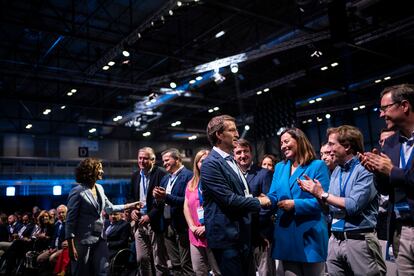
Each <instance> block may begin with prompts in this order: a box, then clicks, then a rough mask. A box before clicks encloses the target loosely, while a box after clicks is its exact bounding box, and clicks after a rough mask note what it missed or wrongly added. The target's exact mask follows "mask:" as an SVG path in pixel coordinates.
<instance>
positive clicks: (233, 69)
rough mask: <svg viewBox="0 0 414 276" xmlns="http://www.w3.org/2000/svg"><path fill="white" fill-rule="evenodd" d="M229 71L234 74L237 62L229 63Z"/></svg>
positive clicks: (237, 69)
mask: <svg viewBox="0 0 414 276" xmlns="http://www.w3.org/2000/svg"><path fill="white" fill-rule="evenodd" d="M230 71H231V72H232V73H233V74H236V73H237V72H239V65H238V64H237V63H233V64H230Z"/></svg>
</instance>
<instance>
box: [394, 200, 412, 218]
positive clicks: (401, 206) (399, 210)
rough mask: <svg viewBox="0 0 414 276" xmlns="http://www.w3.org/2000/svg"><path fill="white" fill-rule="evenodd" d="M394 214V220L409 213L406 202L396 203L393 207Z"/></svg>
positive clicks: (408, 206)
mask: <svg viewBox="0 0 414 276" xmlns="http://www.w3.org/2000/svg"><path fill="white" fill-rule="evenodd" d="M394 212H395V217H396V218H401V217H402V216H403V215H404V214H407V213H409V212H410V205H408V202H399V203H396V204H395V206H394Z"/></svg>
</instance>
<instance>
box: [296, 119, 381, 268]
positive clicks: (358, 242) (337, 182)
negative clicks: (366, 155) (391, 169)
mask: <svg viewBox="0 0 414 276" xmlns="http://www.w3.org/2000/svg"><path fill="white" fill-rule="evenodd" d="M327 138H328V146H329V148H330V152H331V155H332V157H333V159H334V162H335V163H336V164H337V165H338V166H337V167H336V168H335V170H334V171H333V172H332V175H331V181H330V186H329V192H325V191H324V190H323V189H322V186H321V185H320V184H319V182H318V180H311V179H308V180H307V181H299V183H300V185H301V188H302V189H303V190H305V191H308V192H310V193H312V194H313V195H314V196H315V197H316V198H318V199H319V200H320V203H321V204H329V206H330V207H329V208H330V213H331V215H332V218H333V220H332V227H331V231H332V236H331V238H330V239H329V245H328V259H327V267H328V273H329V275H349V274H353V275H385V273H386V266H385V263H384V259H383V258H382V254H381V248H380V245H379V241H378V238H377V236H376V234H375V226H376V224H377V213H378V199H379V195H378V192H377V190H376V188H375V184H374V178H373V174H372V173H370V172H369V171H367V170H366V169H365V168H364V167H363V166H362V165H361V164H360V163H359V160H358V158H357V153H358V152H363V150H364V148H363V145H364V142H363V136H362V133H361V132H360V131H359V130H358V129H357V128H356V127H353V126H349V125H343V126H340V127H337V128H329V129H328V131H327Z"/></svg>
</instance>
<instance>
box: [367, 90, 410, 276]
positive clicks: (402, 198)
mask: <svg viewBox="0 0 414 276" xmlns="http://www.w3.org/2000/svg"><path fill="white" fill-rule="evenodd" d="M413 109H414V85H412V84H402V85H395V86H391V87H388V88H385V89H384V90H383V91H382V93H381V106H380V117H381V118H384V119H385V123H386V125H387V128H388V129H395V130H397V131H396V133H395V134H394V135H392V136H390V137H388V138H387V139H386V140H385V142H384V146H383V148H382V153H380V154H379V153H378V151H374V152H372V153H370V152H366V153H364V154H363V155H360V159H361V160H362V164H363V165H364V166H365V167H366V168H367V169H368V170H370V171H372V172H374V174H375V176H376V180H377V185H378V190H379V191H380V192H381V193H382V194H384V195H389V204H388V226H389V227H388V242H389V244H392V246H393V250H392V251H393V253H394V257H395V260H396V264H397V270H398V274H399V275H414V255H413V252H412V248H413V247H414V241H413V239H412V237H413V236H414V170H413V168H414V167H413V155H414V150H413V148H414V110H413Z"/></svg>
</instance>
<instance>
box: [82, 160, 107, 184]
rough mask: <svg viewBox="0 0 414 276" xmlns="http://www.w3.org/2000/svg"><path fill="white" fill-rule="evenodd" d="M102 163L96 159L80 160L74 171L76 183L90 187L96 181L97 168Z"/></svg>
mask: <svg viewBox="0 0 414 276" xmlns="http://www.w3.org/2000/svg"><path fill="white" fill-rule="evenodd" d="M101 166H102V162H101V160H99V159H96V158H86V159H85V160H82V161H81V162H80V163H79V165H78V166H77V167H76V169H75V176H76V182H78V183H81V184H87V185H91V184H94V183H95V181H96V180H97V179H98V174H99V167H101Z"/></svg>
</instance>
